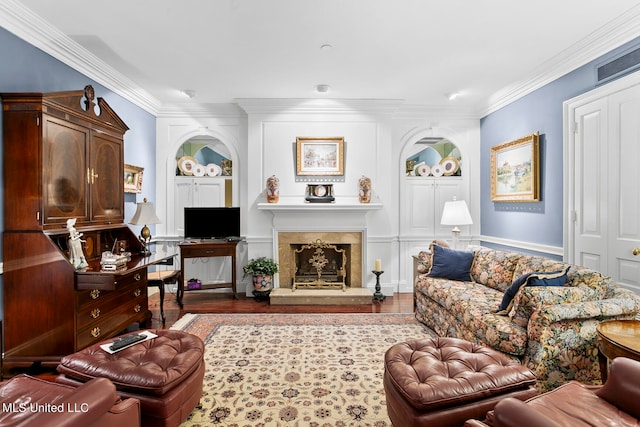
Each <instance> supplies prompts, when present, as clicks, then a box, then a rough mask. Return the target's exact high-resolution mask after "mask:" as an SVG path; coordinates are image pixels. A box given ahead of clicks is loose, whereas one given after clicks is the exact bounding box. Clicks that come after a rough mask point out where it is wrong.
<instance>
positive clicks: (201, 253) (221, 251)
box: [176, 240, 238, 308]
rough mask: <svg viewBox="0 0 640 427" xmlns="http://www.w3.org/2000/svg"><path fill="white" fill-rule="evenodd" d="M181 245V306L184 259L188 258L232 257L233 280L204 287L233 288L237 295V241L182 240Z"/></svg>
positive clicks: (179, 301) (179, 303)
mask: <svg viewBox="0 0 640 427" xmlns="http://www.w3.org/2000/svg"><path fill="white" fill-rule="evenodd" d="M179 246H180V271H182V278H183V279H182V280H180V281H179V283H178V291H177V295H176V299H177V301H178V305H179V306H180V308H182V307H183V305H182V297H183V295H184V278H185V274H184V260H185V259H186V258H215V257H231V282H227V283H209V284H205V283H203V284H202V289H217V288H229V287H230V288H231V290H232V291H233V297H234V298H237V295H236V247H237V246H238V242H237V241H235V240H234V241H227V240H204V241H198V242H182V243H180V244H179Z"/></svg>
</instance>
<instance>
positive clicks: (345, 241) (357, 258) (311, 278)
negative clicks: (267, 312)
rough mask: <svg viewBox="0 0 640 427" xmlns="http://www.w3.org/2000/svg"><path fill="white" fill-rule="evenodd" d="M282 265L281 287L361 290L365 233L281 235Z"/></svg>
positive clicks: (305, 232)
mask: <svg viewBox="0 0 640 427" xmlns="http://www.w3.org/2000/svg"><path fill="white" fill-rule="evenodd" d="M314 256H315V258H314ZM278 262H279V265H280V273H279V276H280V277H279V279H280V280H279V287H280V288H289V289H292V290H296V289H301V288H309V289H331V288H333V289H341V290H343V291H344V290H346V289H347V288H361V287H362V232H361V231H346V232H330V231H329V232H326V231H301V232H279V233H278ZM318 267H319V268H318Z"/></svg>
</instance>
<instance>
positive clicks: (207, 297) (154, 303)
mask: <svg viewBox="0 0 640 427" xmlns="http://www.w3.org/2000/svg"><path fill="white" fill-rule="evenodd" d="M224 291H226V292H220V291H219V290H207V291H188V292H185V294H184V298H183V308H182V309H180V307H179V306H178V303H177V302H176V295H175V293H173V292H169V291H167V292H166V293H165V296H164V314H165V317H166V322H165V324H164V326H163V325H162V319H161V317H160V297H159V294H158V293H156V294H154V295H151V296H150V297H149V310H150V311H151V313H152V325H151V326H152V328H166V329H168V328H170V327H171V325H173V324H174V323H175V322H176V321H177V320H178V319H179V318H181V317H182V316H183V315H184V314H186V313H320V314H322V313H413V295H412V294H410V293H402V294H394V296H392V297H389V296H388V297H387V298H386V299H385V300H384V301H375V302H373V303H372V304H370V305H368V304H365V305H329V306H321V305H270V304H269V301H256V300H255V299H254V298H251V297H246V296H238V298H237V299H234V298H233V297H232V296H231V293H230V292H228V290H224Z"/></svg>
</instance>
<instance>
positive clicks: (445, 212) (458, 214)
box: [440, 199, 473, 249]
mask: <svg viewBox="0 0 640 427" xmlns="http://www.w3.org/2000/svg"><path fill="white" fill-rule="evenodd" d="M440 224H442V225H453V226H454V227H453V229H452V230H451V232H452V233H453V244H452V246H453V248H454V249H458V239H459V237H460V229H459V228H458V226H459V225H470V224H473V220H472V219H471V214H470V213H469V208H468V207H467V204H466V203H465V201H464V200H455V199H454V200H451V201H448V202H445V203H444V209H442V219H441V220H440Z"/></svg>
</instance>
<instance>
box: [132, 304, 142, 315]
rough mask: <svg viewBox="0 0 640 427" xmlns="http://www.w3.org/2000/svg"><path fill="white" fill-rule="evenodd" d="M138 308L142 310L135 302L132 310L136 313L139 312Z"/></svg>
mask: <svg viewBox="0 0 640 427" xmlns="http://www.w3.org/2000/svg"><path fill="white" fill-rule="evenodd" d="M140 310H142V306H141V305H140V304H136V306H135V307H133V311H135V312H136V313H140Z"/></svg>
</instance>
